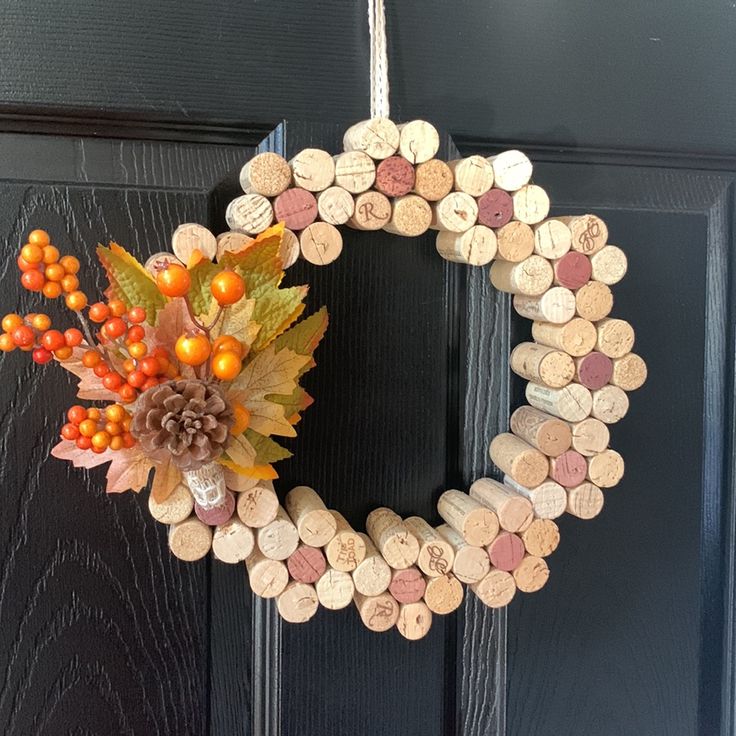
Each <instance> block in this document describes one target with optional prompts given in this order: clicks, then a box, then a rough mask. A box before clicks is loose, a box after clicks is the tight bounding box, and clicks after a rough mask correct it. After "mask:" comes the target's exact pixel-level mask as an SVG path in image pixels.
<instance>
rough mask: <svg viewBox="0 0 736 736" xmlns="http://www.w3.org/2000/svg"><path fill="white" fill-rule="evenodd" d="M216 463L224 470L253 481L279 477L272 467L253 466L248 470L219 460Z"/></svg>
mask: <svg viewBox="0 0 736 736" xmlns="http://www.w3.org/2000/svg"><path fill="white" fill-rule="evenodd" d="M217 462H219V463H220V465H222V466H223V467H225V468H228V469H229V470H232V471H233V472H234V473H237V474H238V475H244V476H245V477H247V478H253V479H254V480H274V479H275V478H278V477H279V474H278V473H277V472H276V471H275V470H274V469H273V465H253V466H252V467H250V468H245V467H243V466H242V465H238V464H237V463H234V462H232V461H231V460H226V459H224V458H220V460H218V461H217Z"/></svg>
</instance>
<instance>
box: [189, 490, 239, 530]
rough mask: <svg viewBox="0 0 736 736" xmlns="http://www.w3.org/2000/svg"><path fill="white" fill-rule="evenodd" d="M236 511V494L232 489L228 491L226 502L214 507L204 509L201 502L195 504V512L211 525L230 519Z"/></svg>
mask: <svg viewBox="0 0 736 736" xmlns="http://www.w3.org/2000/svg"><path fill="white" fill-rule="evenodd" d="M234 511H235V494H234V493H233V492H232V491H227V495H226V496H225V502H224V503H223V504H222V506H217V507H216V508H214V509H204V508H202V507H201V506H200V505H199V504H196V503H195V504H194V513H196V514H197V517H198V518H199V520H200V521H203V522H204V523H205V524H209V525H210V526H218V525H219V524H224V523H225V522H226V521H229V520H230V517H231V516H232V515H233V513H234Z"/></svg>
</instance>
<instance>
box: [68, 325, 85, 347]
mask: <svg viewBox="0 0 736 736" xmlns="http://www.w3.org/2000/svg"><path fill="white" fill-rule="evenodd" d="M64 340H66V344H67V345H68V346H69V347H70V348H76V347H77V346H78V345H81V344H82V342H83V341H84V335H83V334H82V331H81V330H78V329H77V328H76V327H70V328H69V329H68V330H64Z"/></svg>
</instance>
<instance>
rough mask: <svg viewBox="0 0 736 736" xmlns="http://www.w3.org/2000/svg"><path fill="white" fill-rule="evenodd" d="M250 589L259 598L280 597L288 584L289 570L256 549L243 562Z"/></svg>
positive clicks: (283, 564) (278, 561)
mask: <svg viewBox="0 0 736 736" xmlns="http://www.w3.org/2000/svg"><path fill="white" fill-rule="evenodd" d="M245 567H246V569H247V570H248V578H249V580H250V589H251V590H252V591H253V593H254V594H255V595H257V596H259V597H260V598H275V597H276V596H277V595H281V593H282V592H283V591H284V588H286V586H287V585H288V583H289V570H288V568H287V567H286V564H285V563H284V562H281V561H280V560H272V559H270V558H268V557H266V556H265V555H264V554H263V553H262V552H261V551H260V550H259V549H258V548H255V549H254V550H253V552H252V553H251V554H250V555H249V556H248V559H246V561H245Z"/></svg>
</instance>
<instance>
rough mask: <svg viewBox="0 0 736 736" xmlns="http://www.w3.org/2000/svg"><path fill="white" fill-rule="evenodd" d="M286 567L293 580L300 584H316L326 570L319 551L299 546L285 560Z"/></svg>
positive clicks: (322, 556)
mask: <svg viewBox="0 0 736 736" xmlns="http://www.w3.org/2000/svg"><path fill="white" fill-rule="evenodd" d="M286 567H288V568H289V574H290V575H291V577H292V578H294V580H298V581H299V582H300V583H316V582H317V581H318V580H319V579H320V578H321V577H322V575H323V574H324V572H325V570H326V569H327V561H326V560H325V556H324V555H323V554H322V552H321V550H319V549H317V548H316V547H308V546H307V545H306V544H300V545H299V547H298V549H297V550H296V551H295V552H294V553H292V554H291V555H290V556H289V559H288V560H286Z"/></svg>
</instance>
